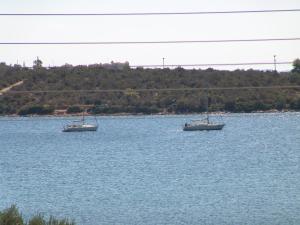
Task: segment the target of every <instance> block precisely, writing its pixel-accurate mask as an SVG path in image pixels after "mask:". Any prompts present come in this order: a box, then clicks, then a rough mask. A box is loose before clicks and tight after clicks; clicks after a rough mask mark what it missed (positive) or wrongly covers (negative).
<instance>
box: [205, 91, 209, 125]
mask: <svg viewBox="0 0 300 225" xmlns="http://www.w3.org/2000/svg"><path fill="white" fill-rule="evenodd" d="M207 92H208V90H206V91H205V110H206V112H205V113H206V120H207V123H209V113H208V93H207Z"/></svg>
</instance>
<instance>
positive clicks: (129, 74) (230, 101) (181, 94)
mask: <svg viewBox="0 0 300 225" xmlns="http://www.w3.org/2000/svg"><path fill="white" fill-rule="evenodd" d="M0 79H1V81H0V89H3V88H5V87H7V86H10V85H12V84H14V83H17V82H19V81H23V83H22V84H21V85H19V86H16V87H14V88H12V90H11V91H32V90H34V91H50V92H47V93H30V92H28V93H24V92H22V93H11V92H7V93H3V94H2V95H1V96H0V114H16V113H18V114H20V115H26V114H32V113H33V114H52V113H53V112H54V110H66V109H68V112H70V113H75V112H80V111H81V110H83V109H85V110H87V111H89V112H90V113H97V114H101V113H105V114H112V113H145V114H149V113H166V112H168V113H192V112H203V111H204V110H205V107H204V106H205V99H204V96H205V95H204V92H203V91H199V90H198V91H195V90H186V91H182V90H181V91H179V90H177V91H176V90H173V91H168V90H164V91H157V90H152V91H135V89H174V88H175V89H176V88H180V89H181V88H203V87H210V88H217V87H250V86H251V87H260V86H289V85H300V75H299V74H295V73H276V72H273V71H258V70H235V71H225V70H213V69H207V70H185V69H183V68H176V69H172V70H171V69H168V68H166V69H143V68H137V69H130V68H129V67H128V66H127V67H123V68H114V67H111V68H106V67H103V66H102V65H100V64H99V65H98V64H96V65H90V66H71V65H66V66H62V67H53V68H43V67H36V68H34V69H29V68H23V67H20V66H8V65H5V64H4V63H2V64H0ZM117 89H118V90H125V91H119V92H116V91H108V92H86V90H93V91H94V90H98V91H99V90H117ZM74 90H76V91H74ZM51 91H52V92H51ZM57 91H60V92H57ZM66 91H70V92H66ZM208 96H209V110H210V111H229V112H251V111H258V110H262V111H265V110H271V109H278V110H282V109H287V110H300V89H299V88H298V89H250V90H246V89H245V90H244V89H243V90H240V89H238V90H237V89H235V90H210V91H209V92H208Z"/></svg>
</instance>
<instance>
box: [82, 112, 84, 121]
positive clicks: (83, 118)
mask: <svg viewBox="0 0 300 225" xmlns="http://www.w3.org/2000/svg"><path fill="white" fill-rule="evenodd" d="M82 124H84V110H83V111H82Z"/></svg>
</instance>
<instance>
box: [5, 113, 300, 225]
mask: <svg viewBox="0 0 300 225" xmlns="http://www.w3.org/2000/svg"><path fill="white" fill-rule="evenodd" d="M196 117H197V116H196V115H185V116H140V117H134V116H128V117H98V122H99V125H100V127H99V130H98V132H87V133H63V132H61V130H62V126H63V125H64V124H65V123H66V122H67V121H70V120H72V119H70V118H47V117H46V118H41V117H36V118H15V119H11V118H0V127H1V129H0V209H4V208H5V207H9V206H10V205H11V204H17V206H18V207H19V208H20V210H21V211H22V212H23V214H24V216H25V217H27V218H28V217H29V216H31V215H32V214H33V213H36V212H42V213H45V215H50V214H51V215H55V216H58V217H69V218H74V219H75V220H76V222H77V224H82V225H88V224H120V225H121V224H122V225H123V224H172V225H175V224H224V225H225V224H226V225H227V224H228V225H232V224H249V225H256V224H257V225H263V224H266V225H267V224H280V225H283V224H289V225H290V224H300V213H299V212H300V171H299V162H300V161H299V157H300V114H298V113H282V114H230V115H226V116H223V117H222V118H223V121H224V122H225V123H226V126H225V127H224V129H223V130H222V131H210V132H206V131H204V132H183V131H182V128H181V126H182V125H183V124H184V123H185V122H187V121H189V120H190V119H194V118H196Z"/></svg>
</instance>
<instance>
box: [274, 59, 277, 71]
mask: <svg viewBox="0 0 300 225" xmlns="http://www.w3.org/2000/svg"><path fill="white" fill-rule="evenodd" d="M276 67H277V62H276V55H274V72H277V68H276Z"/></svg>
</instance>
